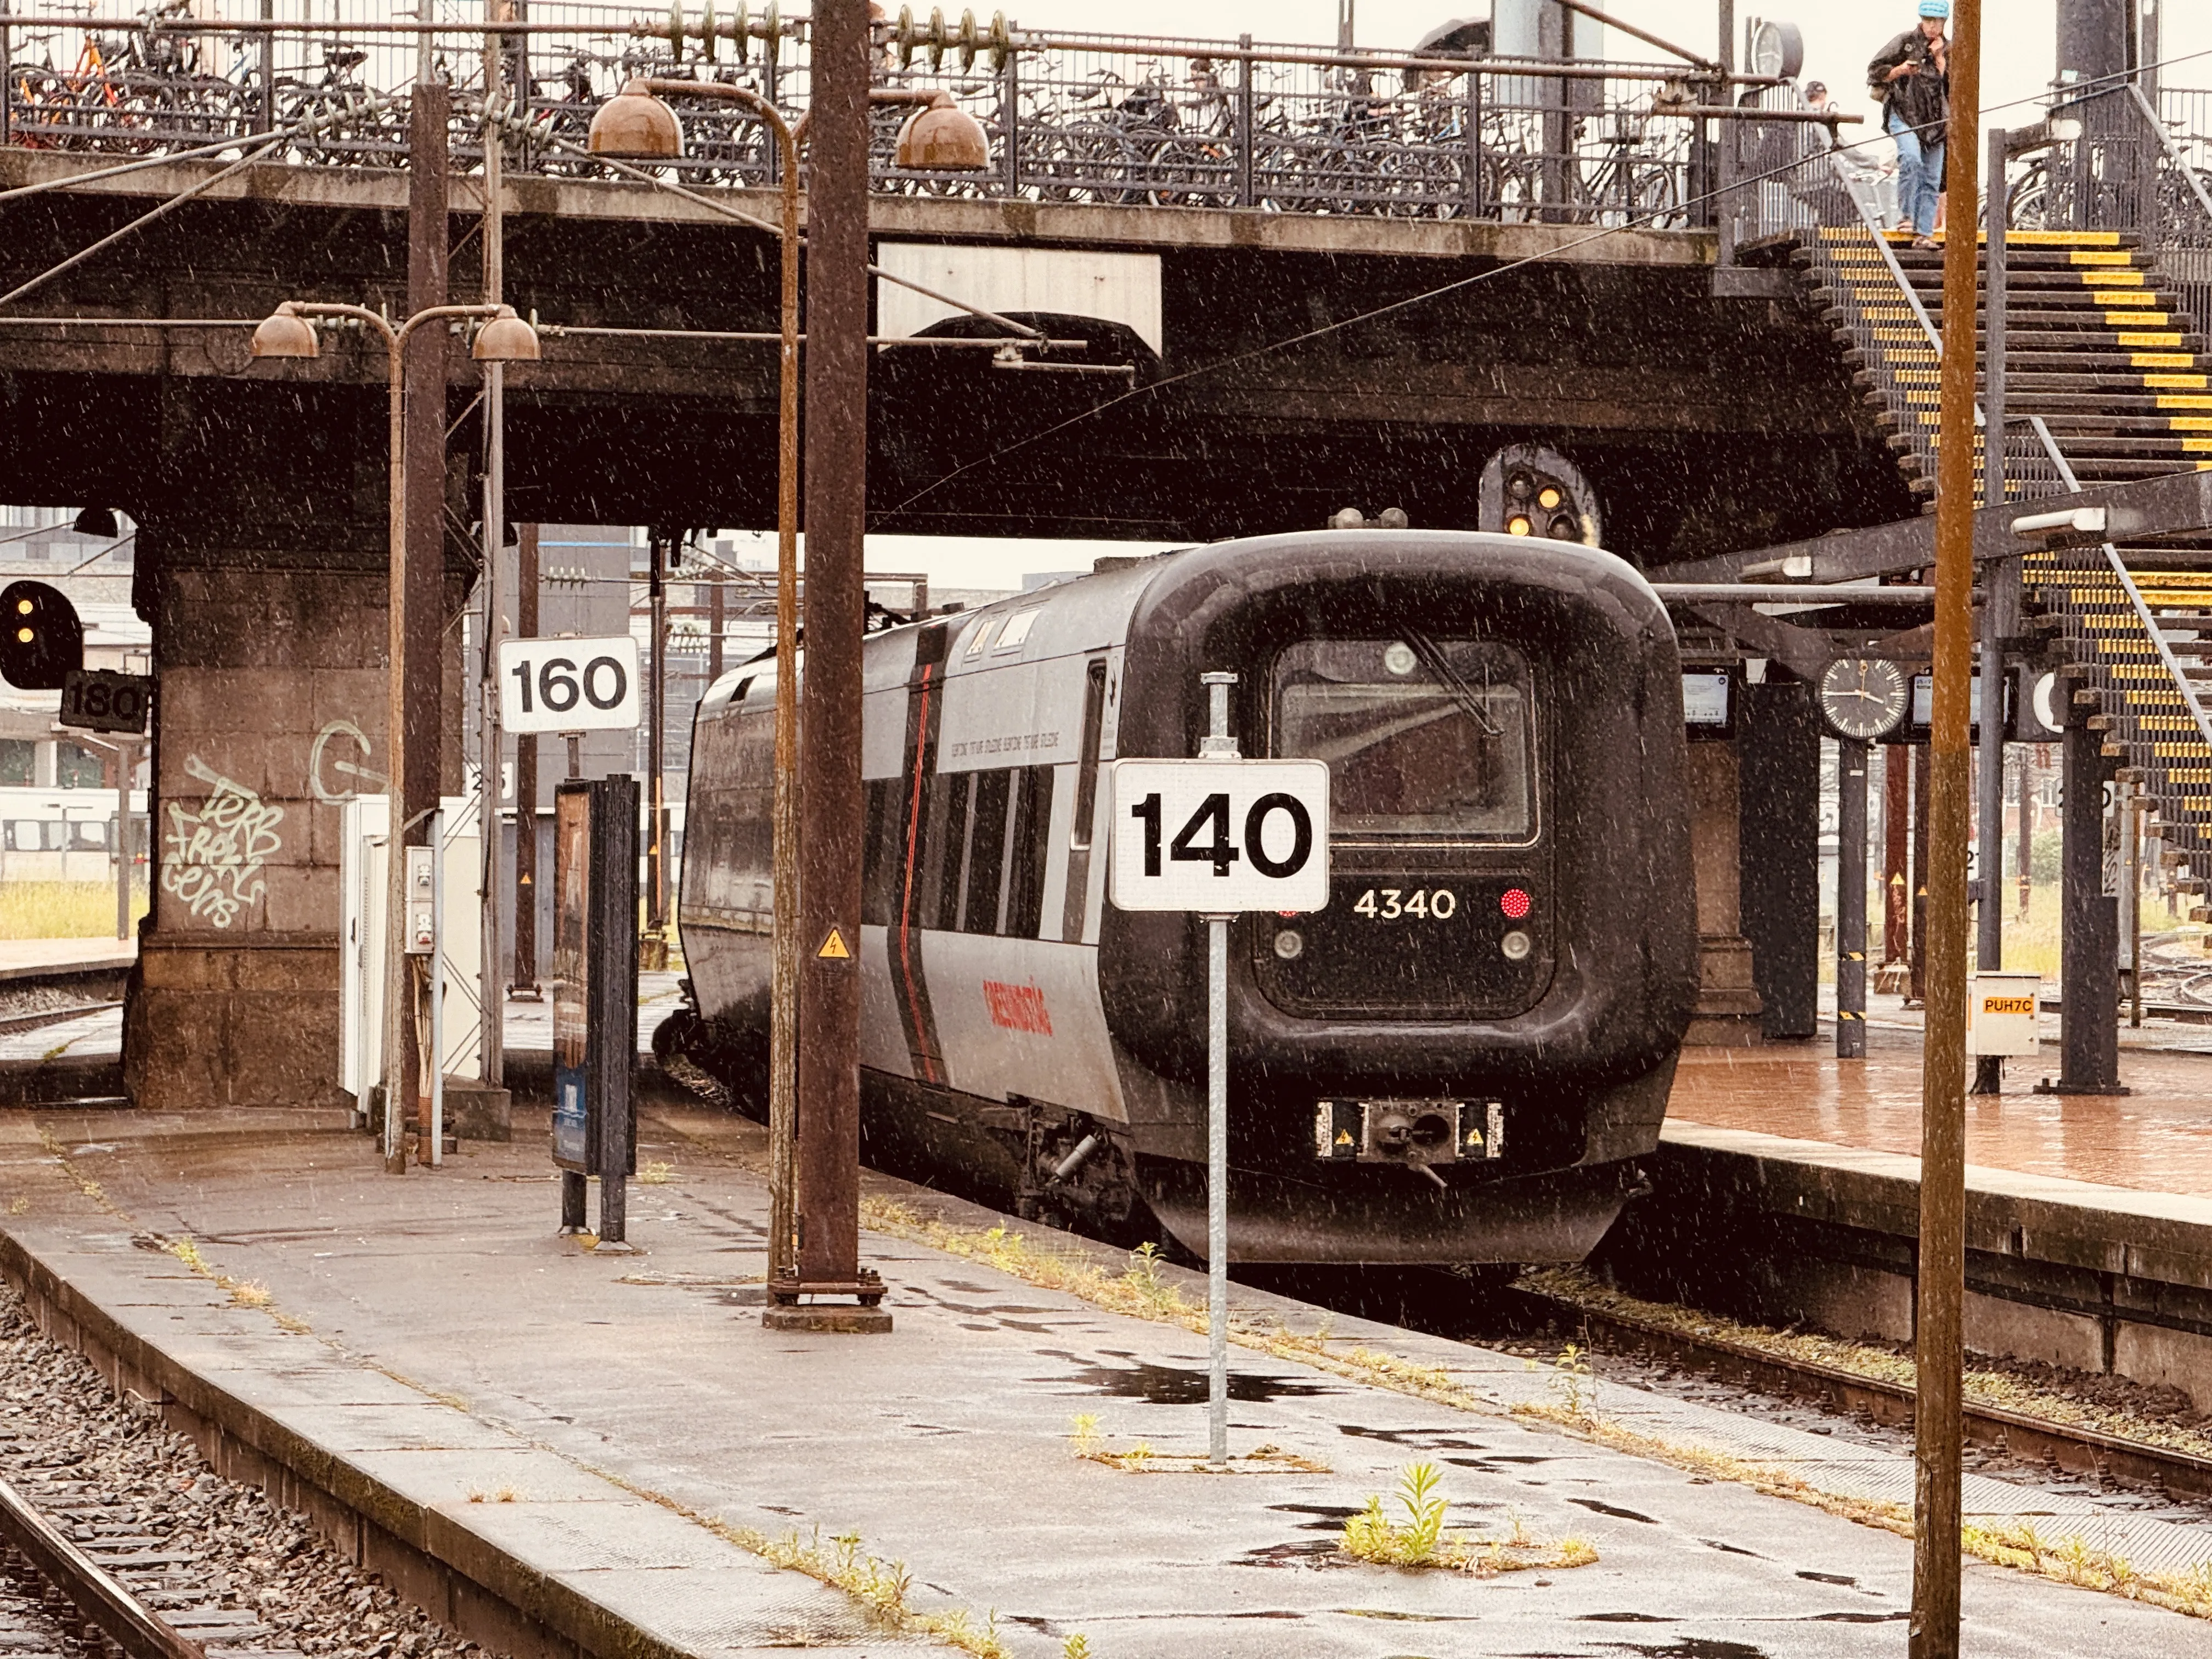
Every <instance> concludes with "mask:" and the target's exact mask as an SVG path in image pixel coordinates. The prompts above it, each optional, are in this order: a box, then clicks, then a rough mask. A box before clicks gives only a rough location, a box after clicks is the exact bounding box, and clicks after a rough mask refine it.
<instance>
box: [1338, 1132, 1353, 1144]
mask: <svg viewBox="0 0 2212 1659" xmlns="http://www.w3.org/2000/svg"><path fill="white" fill-rule="evenodd" d="M1336 1144H1337V1145H1338V1146H1350V1145H1352V1131H1351V1130H1349V1129H1339V1130H1338V1131H1337V1132H1336Z"/></svg>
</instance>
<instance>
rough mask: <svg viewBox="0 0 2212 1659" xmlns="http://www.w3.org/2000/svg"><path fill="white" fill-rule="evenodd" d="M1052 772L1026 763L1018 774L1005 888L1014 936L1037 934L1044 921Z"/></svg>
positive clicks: (1008, 922)
mask: <svg viewBox="0 0 2212 1659" xmlns="http://www.w3.org/2000/svg"><path fill="white" fill-rule="evenodd" d="M1052 773H1053V769H1052V768H1051V767H1049V766H1024V767H1023V768H1022V769H1020V771H1019V773H1018V775H1017V778H1016V782H1015V790H1016V793H1015V799H1014V836H1013V858H1012V867H1011V870H1010V872H1009V875H1008V882H1007V890H1006V933H1007V934H1008V936H1009V937H1011V938H1013V939H1035V938H1036V937H1037V930H1038V929H1039V927H1042V925H1043V922H1044V878H1045V860H1046V854H1048V853H1049V852H1050V851H1051V842H1050V838H1049V834H1048V832H1049V829H1050V826H1051V823H1052Z"/></svg>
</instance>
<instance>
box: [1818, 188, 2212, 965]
mask: <svg viewBox="0 0 2212 1659" xmlns="http://www.w3.org/2000/svg"><path fill="white" fill-rule="evenodd" d="M1821 205H1823V206H1827V207H1830V208H1831V211H1828V212H1824V213H1822V214H1820V219H1821V220H1822V221H1824V222H1817V223H1814V224H1812V225H1809V226H1805V227H1803V228H1800V229H1798V230H1797V231H1796V236H1795V239H1794V240H1795V246H1794V247H1793V249H1792V250H1791V253H1790V257H1791V258H1792V260H1793V262H1794V263H1796V264H1798V265H1799V267H1800V268H1801V270H1802V272H1803V274H1804V276H1806V277H1807V278H1808V280H1809V282H1810V283H1811V284H1812V291H1813V296H1814V300H1815V301H1816V303H1818V304H1819V305H1820V307H1821V308H1822V314H1823V316H1824V317H1825V319H1826V321H1827V322H1828V323H1829V325H1831V327H1832V329H1833V330H1834V331H1835V332H1836V335H1837V337H1838V341H1839V343H1841V344H1842V345H1843V347H1844V352H1845V354H1846V356H1847V357H1848V358H1849V360H1850V362H1851V364H1852V367H1853V369H1854V374H1855V377H1856V380H1857V384H1858V386H1859V387H1860V389H1861V391H1862V392H1863V395H1864V396H1865V397H1866V398H1867V399H1868V401H1869V404H1872V405H1873V408H1874V410H1875V417H1876V419H1877V421H1878V422H1880V423H1881V426H1882V427H1883V428H1884V429H1885V432H1886V435H1887V440H1888V442H1889V444H1890V447H1892V448H1893V450H1895V451H1896V453H1897V456H1898V465H1899V469H1900V470H1901V471H1903V473H1904V474H1905V479H1906V481H1907V483H1908V484H1909V485H1910V487H1911V489H1912V490H1913V491H1914V493H1915V494H1916V495H1918V496H1919V497H1920V498H1921V500H1922V501H1923V510H1924V509H1925V508H1927V507H1929V506H1930V505H1932V501H1933V497H1934V493H1935V483H1936V449H1937V443H1938V433H1937V413H1936V404H1937V384H1936V383H1937V379H1938V374H1939V368H1940V363H1941V361H1942V357H1941V350H1940V345H1939V341H1940V337H1941V331H1942V319H1943V296H1942V252H1940V251H1938V252H1929V251H1926V250H1916V249H1914V248H1912V247H1911V246H1910V239H1909V238H1906V237H1904V236H1902V235H1899V234H1878V233H1876V232H1875V230H1873V229H1872V228H1869V225H1868V224H1867V223H1866V222H1865V220H1864V216H1863V214H1862V213H1859V212H1856V211H1854V212H1851V213H1849V214H1845V213H1842V212H1837V211H1833V210H1832V198H1831V199H1830V201H1828V202H1824V203H1822V204H1821ZM2006 260H2007V269H2008V279H2009V281H2008V295H2007V304H2006V308H2005V316H2006V329H2007V353H2006V361H2007V416H2008V419H2007V422H2006V433H2005V454H2006V458H2007V469H2006V470H2007V483H2008V488H2007V491H2006V494H2007V496H2008V499H2011V500H2015V501H2017V500H2023V499H2029V498H2033V497H2034V496H2037V495H2056V494H2060V493H2063V492H2064V491H2066V490H2068V489H2072V488H2075V487H2076V486H2077V485H2090V484H2096V483H2117V482H2121V481H2124V480H2130V479H2136V478H2144V477H2154V476H2157V475H2160V474H2163V473H2170V472H2176V471H2190V470H2208V469H2212V348H2208V343H2207V341H2206V339H2205V337H2204V336H2203V334H2202V333H2201V332H2199V331H2198V328H2199V325H2198V323H2197V320H2196V319H2193V318H2191V317H2190V316H2188V315H2187V314H2185V313H2184V312H2183V311H2182V309H2181V307H2180V304H2179V301H2178V299H2177V298H2176V296H2175V295H2173V294H2172V293H2171V292H2170V291H2168V290H2167V289H2166V288H2164V287H2162V286H2161V283H2160V271H2159V269H2158V266H2157V262H2156V259H2155V258H2154V255H2153V254H2151V253H2150V252H2147V251H2146V250H2145V249H2144V248H2143V247H2142V246H2141V245H2140V243H2139V242H2138V240H2136V239H2135V238H2133V237H2131V236H2128V235H2124V234H2121V233H2118V232H2113V231H2094V230H2092V231H2015V232H2013V233H2012V234H2010V235H2009V236H2008V238H2007V240H2006ZM1977 321H1978V325H1979V326H1980V327H1982V328H1984V329H1985V328H1986V323H1987V318H1986V313H1985V311H1984V312H1983V313H1979V314H1978V319H1977ZM1984 337H1985V336H1984ZM1976 444H1977V453H1978V455H1980V454H1981V453H1984V448H1985V445H1984V438H1983V436H1982V435H1979V434H1978V435H1977V438H1976ZM1979 475H1980V469H1979V468H1977V477H1978V483H1977V490H1978V491H1979V490H1980V489H1981V488H1982V485H1981V483H1980V482H1979ZM2022 565H2023V574H2024V580H2025V589H2026V595H2025V597H2026V598H2027V601H2028V604H2029V607H2030V610H2031V612H2032V613H2035V614H2032V615H2031V618H2030V626H2031V627H2034V628H2037V629H2040V630H2041V631H2042V632H2044V633H2045V635H2048V636H2050V638H2051V643H2052V644H2055V645H2056V646H2057V647H2058V648H2059V650H2060V652H2061V653H2062V655H2063V678H2062V684H2068V685H2069V686H2070V688H2071V694H2072V696H2074V697H2075V700H2076V702H2077V704H2079V705H2081V706H2087V707H2091V708H2093V713H2092V714H2090V716H2089V725H2090V726H2091V727H2092V728H2093V729H2095V730H2099V731H2101V732H2103V733H2104V743H2103V748H2104V752H2105V753H2106V755H2107V756H2111V757H2117V758H2118V760H2119V761H2120V763H2121V775H2122V776H2123V778H2124V779H2128V780H2130V781H2136V782H2138V783H2140V784H2141V785H2142V786H2143V787H2144V789H2145V791H2146V792H2147V794H2148V799H2149V801H2150V804H2151V806H2152V810H2153V811H2154V814H2155V816H2156V819H2157V828H2156V831H2155V832H2156V833H2157V834H2158V835H2159V836H2160V837H2161V839H2162V842H2163V844H2164V846H2165V848H2166V857H2167V860H2168V862H2169V864H2170V865H2172V866H2174V867H2175V874H2176V877H2177V879H2179V882H2180V884H2182V886H2183V887H2184V889H2185V890H2188V891H2190V892H2191V893H2193V894H2196V895H2198V896H2200V897H2199V902H2197V904H2196V905H2195V906H2194V907H2193V909H2192V915H2193V919H2194V920H2197V921H2205V920H2212V915H2208V912H2207V909H2206V908H2205V907H2204V905H2203V902H2202V899H2201V896H2202V895H2203V894H2204V892H2205V891H2206V889H2207V884H2208V882H2212V719H2208V716H2207V707H2208V698H2212V537H2205V536H2199V537H2197V538H2171V539H2169V540H2166V541H2165V542H2162V543H2161V544H2159V545H2158V546H2155V547H2130V548H2114V547H2112V546H2109V545H2107V546H2106V547H2103V548H2093V549H2087V550H2068V551H2061V552H2051V551H2037V552H2033V553H2030V554H2028V555H2027V556H2026V557H2025V558H2024V559H2023V561H2022Z"/></svg>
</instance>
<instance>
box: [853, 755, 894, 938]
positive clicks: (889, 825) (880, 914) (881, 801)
mask: <svg viewBox="0 0 2212 1659" xmlns="http://www.w3.org/2000/svg"><path fill="white" fill-rule="evenodd" d="M898 785H899V780H898V779H896V778H870V779H869V780H868V781H867V783H866V786H865V788H866V799H867V815H868V817H867V840H866V842H863V843H862V852H861V861H860V920H861V921H862V922H864V923H866V924H867V925H869V926H871V927H890V924H891V878H892V876H893V874H894V872H896V870H897V868H898V824H899V815H898V812H897V810H896V796H895V795H894V793H893V791H895V790H896V788H897V787H898Z"/></svg>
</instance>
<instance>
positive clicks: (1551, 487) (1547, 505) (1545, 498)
mask: <svg viewBox="0 0 2212 1659" xmlns="http://www.w3.org/2000/svg"><path fill="white" fill-rule="evenodd" d="M1565 499H1566V497H1565V496H1564V495H1561V494H1560V493H1559V487H1558V486H1557V485H1556V484H1546V485H1545V486H1544V491H1543V494H1541V495H1539V496H1537V497H1536V505H1537V506H1539V507H1542V508H1543V509H1544V511H1545V512H1547V513H1549V512H1550V511H1551V510H1552V509H1553V507H1557V506H1558V505H1559V503H1560V502H1561V501H1565Z"/></svg>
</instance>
